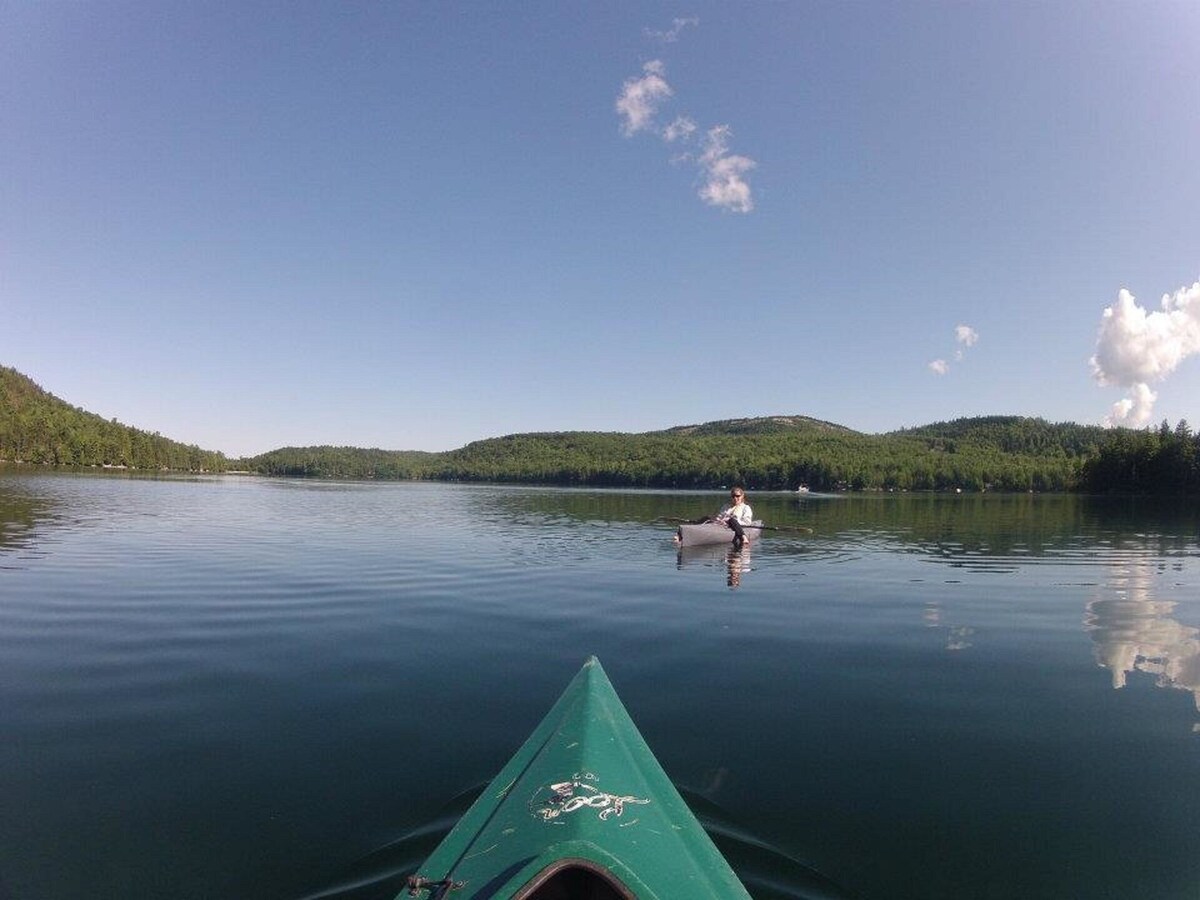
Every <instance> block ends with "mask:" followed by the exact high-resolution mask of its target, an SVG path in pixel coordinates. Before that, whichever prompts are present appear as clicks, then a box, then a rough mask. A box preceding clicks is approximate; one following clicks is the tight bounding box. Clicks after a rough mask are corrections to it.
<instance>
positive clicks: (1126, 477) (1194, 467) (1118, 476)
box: [1080, 419, 1200, 495]
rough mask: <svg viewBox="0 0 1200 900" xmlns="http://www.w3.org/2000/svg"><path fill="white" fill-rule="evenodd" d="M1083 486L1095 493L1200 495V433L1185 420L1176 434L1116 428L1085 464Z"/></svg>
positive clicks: (1163, 427) (1163, 430)
mask: <svg viewBox="0 0 1200 900" xmlns="http://www.w3.org/2000/svg"><path fill="white" fill-rule="evenodd" d="M1080 487H1081V488H1082V489H1083V490H1087V491H1090V492H1093V493H1112V492H1121V493H1134V494H1163V495H1200V434H1193V433H1192V430H1191V428H1190V427H1189V426H1188V423H1187V421H1186V420H1183V419H1181V420H1180V421H1179V424H1178V425H1176V426H1175V428H1174V429H1172V428H1171V425H1170V423H1169V422H1167V421H1166V420H1165V419H1164V420H1163V422H1162V424H1161V425H1160V426H1159V427H1158V429H1157V430H1154V429H1148V430H1145V431H1130V430H1129V429H1126V428H1116V429H1113V430H1112V431H1111V432H1110V433H1109V434H1108V436H1107V438H1106V440H1105V442H1104V444H1103V445H1102V446H1101V447H1100V449H1099V452H1097V453H1095V454H1093V455H1091V456H1089V457H1088V458H1087V459H1085V460H1084V465H1083V471H1082V472H1081V474H1080Z"/></svg>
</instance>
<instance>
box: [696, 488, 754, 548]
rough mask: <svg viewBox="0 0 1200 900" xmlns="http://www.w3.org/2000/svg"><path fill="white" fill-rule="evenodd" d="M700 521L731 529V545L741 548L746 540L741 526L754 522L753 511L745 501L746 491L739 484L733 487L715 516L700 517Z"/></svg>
mask: <svg viewBox="0 0 1200 900" xmlns="http://www.w3.org/2000/svg"><path fill="white" fill-rule="evenodd" d="M700 522H716V523H719V524H721V525H724V526H725V527H726V528H729V529H731V530H732V531H733V546H734V547H736V548H738V549H741V546H742V544H744V543H745V542H746V534H745V532H744V531H743V530H742V527H743V526H745V525H750V524H752V523H753V522H754V511H753V510H752V509H750V504H749V503H747V502H746V491H745V490H744V489H743V488H742V487H740V486H736V487H734V489H733V490H731V491H730V492H729V502H728V503H726V504H725V505H724V506H722V507H721V511H720V512H719V513H717V514H716V515H715V516H710V517H709V518H707V519H701V520H700ZM697 524H699V523H697Z"/></svg>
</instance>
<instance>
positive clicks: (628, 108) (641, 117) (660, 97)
mask: <svg viewBox="0 0 1200 900" xmlns="http://www.w3.org/2000/svg"><path fill="white" fill-rule="evenodd" d="M665 71H666V67H665V66H664V65H663V63H662V60H658V59H652V60H650V62H648V63H646V64H645V65H644V66H642V73H643V74H642V77H641V78H627V79H626V80H625V84H624V85H623V86H622V88H621V95H620V96H619V97H617V104H616V108H617V114H618V115H620V116H622V117H623V118H624V121H623V122H622V123H621V133H622V134H624V135H625V136H626V137H630V136H632V135H635V134H637V133H638V132H639V131H643V130H646V129H649V128H651V127H652V126H653V124H654V115H655V113H657V112H658V107H659V105H660V104H661V103H662V102H663V101H664V100H666V99H667V98H668V97H670V96H671V95H672V94H673V93H674V91H672V90H671V86H670V85H669V84H667V80H666V79H665V78H664V77H663V73H664V72H665Z"/></svg>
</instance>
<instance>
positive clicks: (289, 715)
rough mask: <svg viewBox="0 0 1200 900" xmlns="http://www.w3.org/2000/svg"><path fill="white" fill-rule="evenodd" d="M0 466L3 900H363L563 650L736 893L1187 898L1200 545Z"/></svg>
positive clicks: (1004, 513) (1196, 837)
mask: <svg viewBox="0 0 1200 900" xmlns="http://www.w3.org/2000/svg"><path fill="white" fill-rule="evenodd" d="M722 497H723V495H722V494H721V493H716V492H714V493H709V494H701V493H670V492H615V491H585V490H555V489H529V488H509V487H492V486H456V485H436V484H343V483H323V482H322V483H316V482H301V481H275V480H260V479H253V478H239V477H206V478H196V479H170V478H162V479H159V478H134V477H119V476H100V475H69V474H42V473H30V472H26V471H22V470H16V469H13V468H11V467H10V468H8V469H3V468H0V897H3V898H5V900H59V898H63V900H77V898H83V897H88V898H93V900H94V898H162V900H168V898H169V900H190V898H247V900H254V898H270V900H275V898H278V900H300V898H314V897H336V898H356V900H357V898H368V897H379V896H386V897H390V896H392V895H393V894H395V893H396V891H397V890H398V884H399V880H400V878H401V876H402V875H403V874H404V873H406V872H407V871H409V870H411V868H412V867H413V866H415V865H416V864H417V863H418V862H419V861H420V859H422V858H423V856H424V855H425V853H427V852H428V851H429V850H430V849H431V848H432V846H433V845H434V843H436V841H437V840H438V839H439V837H440V836H441V834H443V833H444V831H445V830H446V829H447V828H448V827H449V824H450V823H451V822H452V821H453V819H454V817H455V815H456V814H457V813H458V812H460V811H461V810H462V809H463V808H464V807H465V804H466V803H467V802H469V800H470V799H471V797H472V796H473V793H474V792H476V791H478V790H479V789H480V788H481V787H482V786H483V784H484V783H486V782H487V781H488V780H489V779H490V778H491V777H492V776H493V775H494V774H495V773H496V772H497V770H498V769H499V768H500V766H501V765H502V764H503V763H504V762H505V761H506V760H507V758H508V757H509V755H510V754H511V753H512V752H513V751H514V750H515V749H516V748H517V746H518V745H519V744H520V743H521V742H522V741H523V740H524V738H525V737H526V736H527V735H528V733H529V732H530V731H531V730H532V729H533V727H534V726H535V725H536V724H537V722H538V721H539V720H540V719H541V717H542V715H543V714H544V713H545V712H546V711H547V710H548V709H549V707H550V705H551V703H552V702H553V701H554V700H555V699H556V698H557V697H558V695H559V693H560V692H561V691H562V689H563V688H564V687H565V686H566V684H567V682H568V681H569V680H570V678H571V677H572V676H573V675H574V674H575V672H576V671H577V670H578V668H579V666H580V665H581V664H582V663H583V661H584V659H585V658H586V657H587V656H588V655H589V654H596V655H598V656H599V657H600V659H601V661H602V663H603V664H604V667H605V669H606V670H607V672H608V674H609V676H610V677H611V679H612V681H613V683H614V685H615V686H616V688H617V690H618V692H619V693H620V694H621V697H622V699H623V700H624V701H625V704H626V706H627V707H628V708H629V711H630V713H631V715H632V716H633V718H634V720H635V721H636V722H637V723H638V725H639V727H640V729H641V731H642V733H643V734H644V735H645V737H646V739H647V741H648V742H649V744H650V746H651V747H652V748H653V749H654V750H655V752H656V754H657V755H658V757H659V759H660V761H661V762H662V763H663V766H664V767H665V768H666V770H667V772H668V773H669V774H670V776H671V777H672V779H673V780H674V781H675V783H676V784H677V785H678V786H679V787H680V788H681V790H682V791H683V792H684V794H685V796H686V797H687V798H688V799H689V801H690V802H691V803H692V804H693V806H694V808H695V809H696V810H697V812H698V813H699V814H700V815H701V816H702V818H703V819H704V820H705V821H706V823H707V824H708V825H709V826H710V827H711V828H712V830H713V831H714V832H715V833H716V836H717V838H718V842H719V844H720V846H721V847H722V849H723V850H725V851H726V853H727V855H728V856H729V858H730V860H731V862H733V864H734V866H735V868H736V869H737V870H738V871H739V874H740V875H742V877H743V879H744V880H745V881H746V882H747V885H748V887H750V889H751V892H752V893H753V894H755V896H756V897H760V898H780V897H788V898H802V897H804V898H807V897H846V896H858V897H863V898H868V900H874V898H889V900H891V898H963V897H971V898H975V897H981V898H992V897H994V898H1012V897H1022V898H1041V897H1044V898H1074V897H1078V898H1122V900H1125V898H1156V900H1163V898H1189V900H1195V898H1196V897H1198V896H1200V713H1198V712H1197V709H1198V707H1197V703H1198V698H1200V541H1198V528H1200V516H1198V514H1197V511H1196V509H1195V507H1194V506H1191V507H1177V508H1162V507H1156V506H1151V505H1148V504H1145V503H1136V502H1133V501H1099V500H1089V499H1086V498H1076V497H1038V496H990V495H989V496H966V495H963V496H878V497H876V496H870V497H858V496H843V497H828V498H826V497H806V498H803V499H798V498H796V497H794V496H787V495H781V494H754V493H753V492H751V495H750V498H749V499H750V500H751V502H752V503H753V505H754V507H755V511H756V512H757V513H758V514H759V515H760V516H762V517H764V518H765V519H766V520H767V521H768V522H771V523H774V524H777V525H787V524H796V525H800V524H802V525H808V526H811V527H812V528H813V533H812V534H811V535H802V534H784V533H782V532H775V533H772V534H770V535H769V536H767V537H766V538H765V539H764V540H763V541H762V542H761V543H760V544H758V545H756V546H754V547H753V549H752V550H750V551H748V552H747V551H743V554H742V555H735V556H732V557H730V556H729V554H728V553H727V552H726V551H725V550H724V548H717V549H715V550H709V551H700V552H696V553H689V554H688V555H686V556H679V555H678V554H677V552H676V550H675V549H674V548H673V546H672V544H671V540H670V536H671V530H670V528H669V527H668V526H665V525H663V524H661V523H656V522H655V521H654V520H655V518H656V517H658V516H684V517H692V516H698V515H700V514H702V513H704V512H708V511H711V510H713V509H715V508H716V507H717V506H718V505H719V504H720V502H721V500H722Z"/></svg>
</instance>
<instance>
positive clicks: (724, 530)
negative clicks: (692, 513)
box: [675, 519, 762, 547]
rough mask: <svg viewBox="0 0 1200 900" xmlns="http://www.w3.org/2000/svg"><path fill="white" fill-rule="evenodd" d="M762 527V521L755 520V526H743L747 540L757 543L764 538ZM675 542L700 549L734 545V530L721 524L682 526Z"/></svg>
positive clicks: (681, 545) (707, 523)
mask: <svg viewBox="0 0 1200 900" xmlns="http://www.w3.org/2000/svg"><path fill="white" fill-rule="evenodd" d="M756 526H758V527H756ZM761 526H762V520H761V519H755V520H754V524H753V525H744V526H742V531H743V532H744V533H745V535H746V540H747V541H757V540H758V539H759V538H760V537H762V527H761ZM675 540H676V542H678V544H679V546H680V547H699V546H701V545H702V544H732V543H733V529H732V528H728V527H726V526H725V525H722V524H720V523H719V522H705V523H704V524H703V525H680V526H679V530H678V531H677V532H676V533H675Z"/></svg>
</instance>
